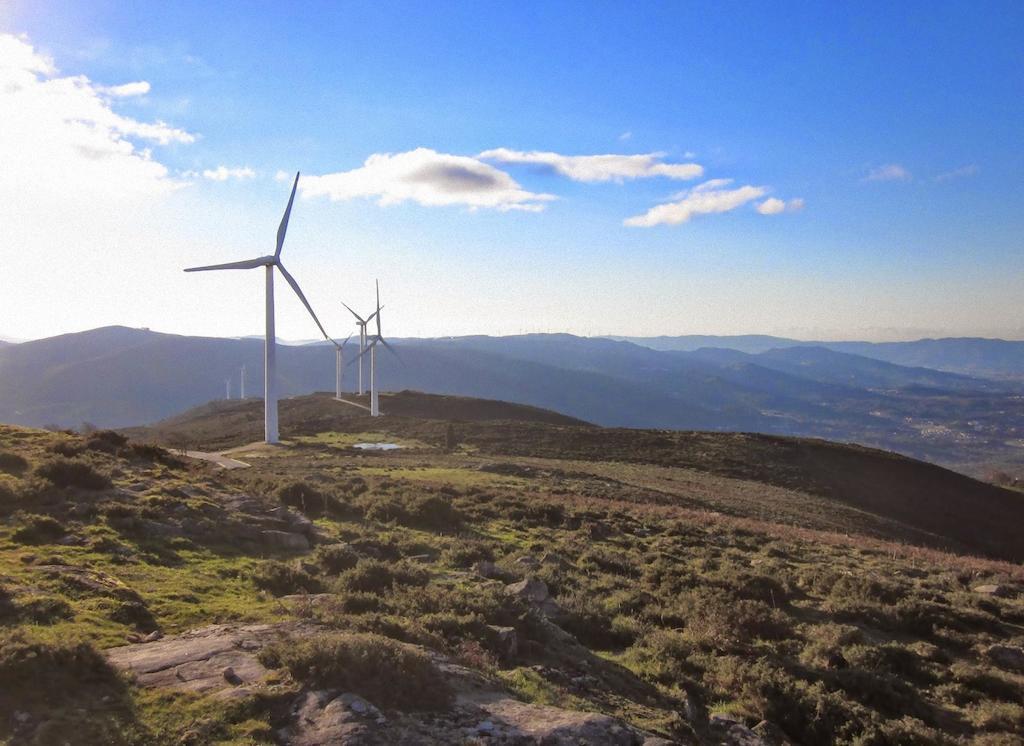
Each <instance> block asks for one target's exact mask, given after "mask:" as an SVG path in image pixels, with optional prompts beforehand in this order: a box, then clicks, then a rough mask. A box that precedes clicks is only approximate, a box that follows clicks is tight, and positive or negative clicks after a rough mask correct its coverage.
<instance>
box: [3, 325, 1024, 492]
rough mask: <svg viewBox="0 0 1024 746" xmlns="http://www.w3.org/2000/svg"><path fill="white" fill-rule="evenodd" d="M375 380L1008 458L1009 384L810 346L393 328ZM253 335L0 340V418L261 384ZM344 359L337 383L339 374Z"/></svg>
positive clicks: (297, 353)
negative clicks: (663, 347)
mask: <svg viewBox="0 0 1024 746" xmlns="http://www.w3.org/2000/svg"><path fill="white" fill-rule="evenodd" d="M394 342H395V344H396V346H397V348H398V349H399V350H400V353H401V360H400V361H399V360H396V359H393V358H391V357H389V356H385V357H383V358H382V360H381V372H380V385H381V388H382V389H383V390H391V391H397V390H403V389H414V390H420V391H428V392H432V393H438V394H447V395H459V396H473V397H480V398H487V399H500V400H504V401H508V402H513V403H518V404H526V405H531V406H538V407H542V408H546V409H552V410H555V411H559V412H563V413H565V414H566V415H568V416H570V417H575V418H578V419H581V420H585V421H588V422H593V423H595V424H599V425H603V426H615V427H640V428H651V427H653V428H664V429H703V430H723V431H724V430H744V431H753V432H764V433H775V434H786V435H802V436H813V437H821V438H827V439H830V440H840V441H851V442H858V443H862V444H865V445H869V446H877V447H882V448H887V449H891V450H896V451H899V452H901V453H905V454H907V455H910V456H913V457H915V458H923V459H927V460H931V461H935V462H937V463H942V464H945V465H950V466H953V467H955V468H957V469H961V470H965V471H970V472H971V473H976V474H981V473H986V472H988V471H992V470H993V469H995V468H1008V469H1010V470H1011V471H1013V470H1015V469H1017V468H1018V465H1021V464H1024V449H1022V448H1021V447H1019V446H1018V445H1016V444H1017V443H1018V442H1020V441H1021V433H1022V432H1024V430H1022V427H1024V412H1022V411H1021V408H1020V406H1019V403H1018V400H1017V398H1016V396H1017V394H1016V387H1015V386H1013V385H1011V384H1009V383H1006V382H994V381H990V380H987V379H977V378H971V377H968V376H963V375H959V374H953V373H948V372H942V371H936V370H931V369H926V368H909V367H904V366H898V365H894V364H891V363H884V362H880V361H877V360H873V359H870V358H866V357H863V356H858V355H853V354H850V353H839V352H835V351H832V350H827V349H824V348H809V347H792V348H787V349H776V350H769V351H765V352H760V353H757V354H748V353H741V352H738V351H732V350H721V349H718V350H715V349H698V350H695V351H692V352H680V351H659V350H653V349H651V348H648V347H644V346H641V345H637V344H632V343H630V342H622V341H615V340H610V339H602V338H581V337H574V336H571V335H565V334H554V335H523V336H517V337H497V338H495V337H479V336H476V337H459V338H442V339H403V340H394ZM262 354H263V351H262V344H261V343H260V342H259V341H258V340H255V339H216V338H205V337H186V336H179V335H171V334H161V333H157V332H151V331H148V330H138V329H127V328H123V327H108V328H104V329H97V330H93V331H90V332H83V333H80V334H72V335H64V336H61V337H54V338H51V339H45V340H37V341H33V342H25V343H21V344H18V345H14V346H9V347H4V348H2V349H0V421H6V422H12V423H18V424H25V425H35V426H41V425H49V424H54V425H58V426H62V427H69V426H78V425H79V424H81V423H83V422H90V423H92V424H94V425H96V426H100V427H110V426H117V427H123V426H129V425H139V424H143V423H149V422H156V421H158V420H161V419H163V418H166V417H168V416H170V415H172V414H174V413H177V412H181V411H182V410H184V409H187V408H189V407H192V406H196V405H199V404H203V403H205V402H209V401H211V400H214V399H217V398H220V397H221V396H222V393H223V391H224V379H225V378H226V377H232V378H233V379H234V390H235V392H237V390H238V374H239V370H240V368H241V366H243V365H245V366H246V369H247V371H248V387H249V392H248V393H249V395H250V396H252V395H254V394H255V395H259V393H260V392H261V391H262V375H261V372H262ZM279 360H280V363H279V375H280V379H281V380H280V390H281V394H282V395H284V396H291V395H299V394H306V393H310V392H313V391H317V390H323V389H325V388H327V387H328V386H331V385H332V383H333V378H334V370H333V369H334V355H333V354H332V352H331V348H330V347H325V346H324V345H319V344H316V345H283V346H281V347H280V353H279ZM354 379H355V376H354V370H349V372H348V373H347V374H346V388H347V389H349V390H351V388H352V386H353V385H354Z"/></svg>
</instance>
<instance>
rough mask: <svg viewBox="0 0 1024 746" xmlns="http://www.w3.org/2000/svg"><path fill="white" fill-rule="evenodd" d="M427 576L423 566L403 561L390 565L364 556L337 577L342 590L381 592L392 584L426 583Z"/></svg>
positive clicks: (389, 588) (420, 584)
mask: <svg viewBox="0 0 1024 746" xmlns="http://www.w3.org/2000/svg"><path fill="white" fill-rule="evenodd" d="M429 577H430V575H429V573H428V572H427V571H426V570H425V569H424V568H422V567H418V566H416V565H411V564H408V563H405V562H399V563H397V564H393V565H392V564H388V563H386V562H381V561H379V560H374V559H365V558H364V559H361V560H359V562H358V563H356V566H355V567H353V568H352V569H350V570H346V571H345V572H344V573H342V574H341V575H340V576H339V577H338V588H339V589H341V590H344V591H360V592H364V593H383V592H385V591H389V590H391V587H392V585H417V586H423V585H426V584H427V581H428V580H429Z"/></svg>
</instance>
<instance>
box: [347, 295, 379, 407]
mask: <svg viewBox="0 0 1024 746" xmlns="http://www.w3.org/2000/svg"><path fill="white" fill-rule="evenodd" d="M341 305H343V306H345V308H348V312H349V313H350V314H352V315H353V316H355V317H356V326H358V327H359V356H358V357H357V358H356V360H358V361H359V395H360V396H362V395H363V394H365V393H366V388H365V387H364V386H363V355H365V354H366V325H367V324H369V323H370V322H371V321H373V317H374V316H376V315H377V314H378V313H380V308H378V309H377V310H376V311H374V312H373V313H372V314H370V317H369V318H367V319H364V318H363V317H362V316H360V315H359V314H358V313H356V312H355V311H353V310H352V309H351V308H349V305H348V304H347V303H345V302H344V301H342V303H341Z"/></svg>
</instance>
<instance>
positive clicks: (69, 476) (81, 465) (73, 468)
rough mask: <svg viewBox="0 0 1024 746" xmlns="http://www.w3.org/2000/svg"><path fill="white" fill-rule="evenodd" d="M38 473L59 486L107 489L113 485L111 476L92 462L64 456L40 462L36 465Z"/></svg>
mask: <svg viewBox="0 0 1024 746" xmlns="http://www.w3.org/2000/svg"><path fill="white" fill-rule="evenodd" d="M36 474H38V475H39V476H41V477H42V478H43V479H46V480H47V481H48V482H50V483H51V484H54V485H56V486H57V487H81V488H82V489H85V490H105V489H109V488H110V487H111V486H112V483H111V481H110V477H108V476H107V475H106V474H102V473H101V472H99V471H97V470H96V469H95V468H94V467H93V466H92V464H90V463H88V462H86V461H81V460H79V459H71V458H64V457H62V456H57V457H56V458H53V459H50V460H49V461H47V462H45V463H43V464H40V465H39V466H38V467H36Z"/></svg>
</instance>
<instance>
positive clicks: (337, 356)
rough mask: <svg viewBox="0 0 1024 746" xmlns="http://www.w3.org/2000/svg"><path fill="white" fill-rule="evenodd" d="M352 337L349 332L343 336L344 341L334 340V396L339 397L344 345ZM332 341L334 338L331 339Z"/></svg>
mask: <svg viewBox="0 0 1024 746" xmlns="http://www.w3.org/2000/svg"><path fill="white" fill-rule="evenodd" d="M350 339H352V335H351V334H349V335H348V336H347V337H345V341H344V342H342V343H341V344H338V343H337V342H334V398H335V399H340V398H341V372H342V370H344V368H345V366H344V360H343V359H342V358H343V356H344V353H345V345H347V344H348V341H349V340H350ZM331 341H332V342H333V341H334V340H331Z"/></svg>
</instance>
